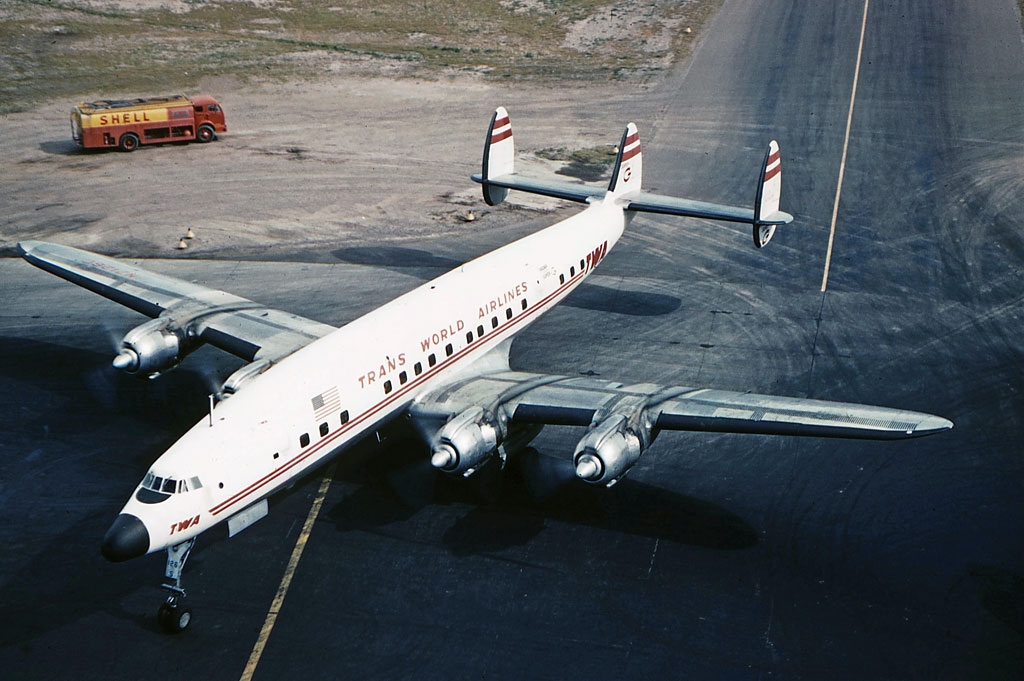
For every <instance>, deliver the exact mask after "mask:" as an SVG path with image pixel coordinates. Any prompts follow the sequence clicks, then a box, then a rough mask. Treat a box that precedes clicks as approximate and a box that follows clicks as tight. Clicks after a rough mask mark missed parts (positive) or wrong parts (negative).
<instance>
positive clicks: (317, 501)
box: [240, 465, 335, 681]
mask: <svg viewBox="0 0 1024 681" xmlns="http://www.w3.org/2000/svg"><path fill="white" fill-rule="evenodd" d="M334 468H335V467H334V465H331V467H330V469H328V471H327V475H326V476H324V479H323V480H321V481H320V489H319V490H317V493H316V497H315V498H314V499H313V505H312V506H311V507H310V509H309V514H308V515H307V516H306V522H305V524H303V526H302V531H301V532H299V538H298V539H296V540H295V548H294V549H292V556H291V558H290V559H289V560H288V567H286V568H285V570H284V576H283V577H282V578H281V584H280V585H278V587H277V593H276V594H275V595H274V600H273V602H272V603H271V604H270V610H268V611H267V618H266V620H264V621H263V628H262V629H261V630H260V635H259V636H258V637H257V638H256V645H254V646H253V648H252V653H250V654H249V662H248V663H246V665H245V671H243V672H242V677H241V679H240V681H251V679H252V675H253V674H255V673H256V665H258V664H259V663H260V657H262V656H263V649H264V648H265V647H266V645H267V641H268V640H269V639H270V632H271V631H273V630H274V624H275V623H276V622H277V615H278V613H279V612H281V606H282V605H284V597H285V596H286V595H287V594H288V588H289V587H290V586H291V584H292V577H293V576H294V575H295V570H296V568H298V566H299V559H300V558H302V552H303V550H305V548H306V542H307V541H309V534H310V533H311V532H312V531H313V523H315V522H316V518H317V516H318V515H320V507H321V506H323V503H324V499H325V498H326V497H327V490H328V489H329V488H330V486H331V478H332V477H333V474H334Z"/></svg>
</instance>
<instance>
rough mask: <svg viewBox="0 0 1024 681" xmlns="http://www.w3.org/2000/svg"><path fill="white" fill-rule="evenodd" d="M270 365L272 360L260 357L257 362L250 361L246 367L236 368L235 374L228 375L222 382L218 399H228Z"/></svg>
mask: <svg viewBox="0 0 1024 681" xmlns="http://www.w3.org/2000/svg"><path fill="white" fill-rule="evenodd" d="M270 365H271V362H270V360H269V359H258V360H256V361H255V362H250V363H249V364H246V365H245V366H244V367H242V368H240V369H238V370H236V371H235V372H234V373H233V374H231V375H230V376H228V377H227V379H225V381H224V383H223V384H221V386H220V390H218V391H217V399H218V400H226V399H228V398H229V397H231V396H232V395H234V394H235V393H237V392H238V391H239V390H241V389H242V386H243V385H244V384H246V383H248V382H249V381H251V380H252V379H254V378H256V377H257V376H259V375H260V374H262V373H263V372H264V371H266V370H267V369H269V368H270Z"/></svg>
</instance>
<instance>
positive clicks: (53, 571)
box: [0, 0, 1024, 679]
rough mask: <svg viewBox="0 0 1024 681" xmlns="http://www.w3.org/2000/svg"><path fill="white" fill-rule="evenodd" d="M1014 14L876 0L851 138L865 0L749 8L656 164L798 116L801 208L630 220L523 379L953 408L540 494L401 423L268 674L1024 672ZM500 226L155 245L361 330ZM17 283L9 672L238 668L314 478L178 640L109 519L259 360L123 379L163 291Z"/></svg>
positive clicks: (333, 537)
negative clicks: (463, 463) (181, 247)
mask: <svg viewBox="0 0 1024 681" xmlns="http://www.w3.org/2000/svg"><path fill="white" fill-rule="evenodd" d="M833 4H838V5H840V6H832V5H833ZM1018 12H1019V11H1018V8H1017V7H1016V6H1015V4H1014V3H1012V2H1010V1H1009V0H978V2H974V3H971V4H970V7H969V8H968V7H965V6H964V4H963V3H957V2H954V1H953V0H935V1H934V2H929V3H919V2H912V1H911V0H902V1H892V2H882V1H881V0H872V2H871V4H870V7H869V9H868V13H867V19H866V23H864V24H863V25H864V29H865V30H864V33H863V35H864V42H863V54H862V57H861V62H860V70H859V72H858V89H857V96H856V100H855V106H854V109H853V115H852V118H850V121H851V125H850V129H849V143H848V145H847V144H846V138H847V135H846V132H847V118H848V114H849V112H850V95H851V90H852V87H853V79H854V73H855V70H856V67H857V53H858V47H859V44H860V39H861V28H862V22H863V18H864V4H862V3H861V2H851V3H819V2H811V1H810V0H802V1H794V2H761V3H748V2H742V1H739V0H736V1H732V0H729V1H727V2H726V3H725V5H724V6H723V8H722V9H721V10H720V12H719V14H718V16H717V17H716V18H715V21H714V23H713V25H712V27H711V29H710V31H709V33H708V34H707V37H706V38H705V40H704V41H703V43H702V44H701V46H700V48H699V49H698V51H697V53H696V54H695V55H694V57H693V60H692V62H691V64H690V65H689V66H688V67H687V68H685V69H680V70H679V71H677V72H676V73H674V74H673V75H672V76H671V77H670V78H668V79H667V81H666V82H665V83H664V84H663V85H662V88H661V89H660V90H659V91H657V92H652V93H650V94H649V96H648V97H647V98H646V99H645V100H644V101H643V102H642V103H641V102H638V103H636V105H635V107H634V109H635V118H636V119H637V123H638V124H639V125H640V130H641V136H642V138H643V140H644V143H645V147H644V149H645V155H644V161H645V178H644V180H645V185H646V187H647V188H648V189H651V190H654V191H659V192H664V193H672V194H678V195H682V196H687V197H691V198H700V199H704V200H711V201H730V202H745V201H748V200H749V198H752V195H753V189H754V180H755V176H756V172H757V164H758V163H759V161H760V157H761V155H762V154H763V147H764V145H765V144H767V141H768V140H769V139H771V138H772V137H775V138H777V139H778V140H779V141H780V144H781V146H782V154H783V164H784V181H783V183H784V189H783V206H784V208H786V209H787V210H789V211H790V212H792V213H794V214H795V216H796V220H795V222H794V224H793V225H791V226H790V227H788V228H786V229H784V230H780V232H779V234H778V235H777V236H776V239H775V241H773V242H772V244H770V246H769V247H768V248H766V249H764V250H762V251H757V250H755V249H754V248H753V245H752V244H751V243H750V242H751V237H750V235H749V233H748V232H747V231H746V230H745V229H740V228H735V227H729V226H724V227H723V226H721V225H717V224H711V223H706V222H701V221H680V220H671V219H667V218H665V219H663V218H649V217H643V218H638V219H637V220H636V221H635V222H634V223H633V228H632V230H631V231H630V232H629V233H628V234H627V235H626V237H624V239H623V241H622V243H620V245H619V246H618V247H617V248H616V249H615V250H613V251H612V252H611V253H610V254H609V256H608V257H607V259H606V260H605V261H604V263H603V264H602V265H601V269H600V270H598V272H597V273H596V274H595V275H593V277H592V278H591V279H589V280H588V283H587V284H586V285H585V286H584V287H581V289H580V290H579V291H577V292H576V293H575V294H574V295H573V296H572V297H571V298H570V299H569V300H567V301H566V302H565V303H564V304H563V305H562V306H560V307H559V308H557V309H555V310H554V311H552V312H551V313H550V314H548V315H547V316H546V317H544V318H543V319H542V320H540V321H539V322H537V323H536V324H535V325H534V326H532V327H531V328H530V329H529V330H527V331H526V332H524V333H523V334H522V336H521V337H520V338H519V339H518V340H517V341H516V344H515V345H514V347H513V363H514V365H515V366H516V367H517V368H522V369H525V370H530V371H540V372H552V373H570V374H571V373H580V372H582V373H586V372H595V373H598V374H600V375H602V376H605V377H609V378H616V379H620V380H629V381H642V380H649V381H655V382H659V383H664V384H675V385H691V386H711V387H719V388H724V389H739V390H751V391H756V392H770V393H777V394H786V395H794V396H808V397H814V398H822V399H837V400H846V401H857V402H865V403H873V404H880V405H885V406H893V407H901V408H908V409H916V410H921V411H927V412H932V413H936V414H939V415H942V416H945V417H947V418H950V419H952V420H953V421H954V422H955V423H956V427H955V429H954V430H953V431H952V432H950V433H947V434H944V435H941V436H936V437H932V438H925V439H922V440H913V441H906V442H889V443H876V442H866V443H865V442H846V441H838V440H819V439H812V438H806V439H804V438H766V437H752V436H741V435H718V434H709V435H695V434H673V433H669V434H664V435H662V436H661V437H660V438H659V439H658V441H657V443H656V444H655V445H654V446H653V447H652V449H651V450H650V451H649V452H648V453H647V454H646V455H645V457H644V458H643V459H642V461H641V462H640V464H639V465H638V466H637V467H636V468H635V469H634V470H633V471H632V472H631V473H630V475H629V477H628V478H626V479H625V480H624V481H623V482H622V483H620V484H619V485H618V486H616V487H615V488H614V489H612V490H607V491H599V490H593V489H590V488H584V487H582V486H580V485H569V486H566V487H563V488H562V489H559V490H554V491H553V492H552V491H551V490H545V492H550V493H548V494H540V493H538V491H537V490H535V489H532V488H529V487H528V486H527V485H525V484H523V483H522V482H520V480H521V478H520V477H518V476H516V475H514V474H513V475H509V476H508V477H507V478H506V479H505V480H504V485H503V486H501V487H499V486H497V483H496V481H489V482H494V483H495V484H494V485H493V486H490V485H486V484H482V485H480V486H479V487H481V489H473V488H472V486H467V485H460V484H455V483H453V482H452V481H449V480H446V479H440V480H433V481H430V480H428V481H427V483H430V484H427V483H424V482H423V478H422V477H421V476H419V475H418V474H417V472H418V470H419V469H418V468H417V464H416V461H415V460H414V458H413V457H414V455H415V448H414V447H413V446H412V445H411V444H410V443H408V442H405V441H403V440H401V438H399V437H396V438H395V439H394V440H392V441H390V442H388V443H386V444H385V446H383V447H382V448H371V447H365V448H360V450H359V451H356V452H354V453H353V456H352V457H351V458H352V459H353V461H352V462H350V463H344V464H343V465H340V466H339V468H338V469H337V470H335V471H334V475H333V479H331V481H330V485H329V487H328V488H327V491H326V497H325V499H324V502H323V506H322V509H321V512H320V515H319V516H318V519H317V522H316V523H315V525H314V527H313V530H312V533H311V535H310V537H309V541H308V544H307V545H306V548H305V552H304V553H303V554H302V558H301V562H300V563H299V565H298V568H297V570H296V571H295V574H294V579H293V581H292V582H291V585H290V588H289V590H288V592H287V596H286V599H285V601H284V603H283V606H282V607H281V608H280V611H279V612H277V613H276V615H277V617H276V622H275V624H274V628H273V630H272V632H271V633H270V636H269V638H268V639H267V640H266V643H265V646H264V647H263V648H262V655H261V657H260V659H259V663H258V665H257V666H256V668H255V673H254V675H253V678H256V679H275V678H303V679H348V678H373V679H469V678H473V679H482V678H491V679H510V678H517V679H564V678H587V679H612V678H615V679H621V678H698V679H705V678H706V679H764V678H784V679H819V678H829V679H868V678H870V679H908V678H921V679H1013V678H1021V677H1022V671H1021V670H1024V653H1022V652H1021V651H1022V650H1024V646H1022V637H1024V615H1022V613H1024V504H1022V501H1021V496H1022V492H1024V464H1022V458H1021V452H1022V448H1021V444H1020V443H1021V440H1022V437H1024V422H1022V414H1024V397H1022V388H1024V380H1022V372H1021V368H1020V367H1021V366H1022V359H1024V358H1022V348H1024V342H1022V341H1021V336H1022V334H1021V332H1022V331H1024V305H1022V295H1021V292H1020V281H1021V273H1020V269H1021V263H1022V261H1024V260H1022V255H1024V240H1022V238H1021V230H1020V227H1019V225H1020V217H1019V216H1020V215H1021V214H1022V213H1024V211H1022V210H1021V209H1022V208H1024V199H1022V197H1024V193H1022V189H1024V181H1022V178H1024V171H1022V168H1024V91H1022V90H1021V88H1020V87H1019V84H1020V83H1021V82H1024V47H1022V40H1021V26H1020V18H1019V13H1018ZM628 106H629V103H628V102H622V101H618V102H614V103H613V105H611V106H610V108H613V109H614V111H613V112H611V113H610V114H609V115H608V116H607V118H608V119H612V120H614V119H615V117H616V116H618V115H619V114H621V113H622V112H623V111H624V110H625V108H628ZM592 113H593V112H592ZM514 116H515V112H514V111H513V117H514ZM594 116H595V117H596V116H597V114H596V113H595V114H594ZM601 119H602V120H604V119H605V117H603V116H602V117H601ZM525 132H526V131H525V130H524V131H523V132H522V133H520V131H519V130H518V129H517V137H518V136H519V135H520V134H523V135H524V136H525ZM844 151H845V153H844ZM844 156H845V158H846V165H845V169H844V181H843V187H842V193H841V196H840V200H839V204H838V211H837V214H836V220H835V237H834V244H833V251H832V255H831V260H830V270H829V275H828V279H827V285H826V286H825V290H824V291H823V290H822V282H823V279H824V268H825V260H826V257H827V253H828V241H829V233H830V228H831V223H832V212H833V206H834V205H835V198H836V186H837V181H838V178H839V173H840V164H841V161H842V159H843V158H844ZM467 184H468V180H467ZM542 223H543V221H542V220H541V219H540V218H538V217H536V216H531V214H527V220H526V222H525V224H524V226H523V227H522V228H520V229H521V230H525V229H529V228H533V227H538V226H540V225H541V224H542ZM26 238H27V237H26ZM507 238H509V234H508V233H507V231H504V230H503V231H500V232H495V231H493V230H481V231H477V232H473V233H472V234H467V236H466V238H465V239H459V240H457V242H454V243H453V242H452V240H451V238H450V237H449V236H446V237H443V238H422V239H418V240H416V241H414V242H403V243H401V244H398V245H395V244H394V243H382V244H380V245H378V246H372V245H371V246H360V247H359V248H346V247H345V246H343V245H341V246H339V247H338V248H335V249H332V250H330V251H329V253H328V256H329V257H328V256H325V257H323V258H322V259H321V260H322V261H321V262H317V263H310V262H299V261H291V262H248V263H234V262H206V261H158V262H153V263H152V264H151V266H152V267H153V268H154V269H160V270H162V271H166V272H169V273H173V274H176V275H177V276H182V277H185V278H194V279H196V280H198V281H202V282H203V283H206V284H208V285H211V286H215V287H217V288H223V289H226V290H230V291H232V292H235V293H238V294H240V295H244V296H248V297H253V298H256V299H258V300H260V301H261V302H264V303H266V304H269V305H273V306H276V307H281V308H285V309H289V310H291V311H294V312H297V313H299V314H303V315H306V316H309V317H313V318H316V319H320V320H322V321H325V322H329V323H336V324H337V323H343V322H344V321H345V320H347V319H351V318H353V317H354V316H356V315H358V314H359V313H361V312H364V311H366V310H367V309H370V308H371V307H373V306H374V305H376V304H378V303H380V302H382V301H384V300H386V299H388V298H390V297H392V296H393V295H395V294H397V293H400V292H402V291H405V290H408V289H409V288H411V287H412V286H413V285H415V284H416V283H418V282H419V281H421V280H422V279H424V278H425V277H429V276H432V275H434V274H438V273H440V272H442V271H444V269H445V268H447V267H449V266H451V265H453V264H454V263H457V262H459V261H460V260H462V259H463V258H465V257H471V256H472V255H475V254H479V253H482V252H484V251H486V250H488V249H490V248H492V247H495V246H497V245H499V244H500V243H503V242H504V240H505V239H507ZM0 282H3V291H4V294H3V300H4V303H3V308H2V310H0V328H2V329H3V334H2V337H0V357H2V363H0V400H2V403H0V404H2V408H3V411H4V413H5V414H6V416H7V418H5V419H4V421H3V425H2V426H0V432H2V435H0V471H2V478H0V508H2V509H4V517H5V519H6V523H5V529H4V530H3V534H2V535H0V536H2V539H3V544H4V546H5V547H6V549H7V550H6V551H4V552H3V554H2V555H0V604H2V610H3V614H4V621H3V624H2V625H0V669H3V670H4V677H5V678H17V679H21V678H24V679H51V678H77V679H91V678H97V679H98V678H103V679H107V678H133V679H157V678H171V677H175V678H192V679H233V678H241V677H242V675H243V671H244V669H245V667H246V663H247V661H248V660H249V659H250V655H251V653H252V651H253V648H254V646H255V645H256V643H257V636H258V634H259V632H260V630H261V628H262V627H263V625H264V621H265V619H266V616H267V613H268V610H269V609H270V608H271V603H272V602H273V599H274V596H275V593H276V592H277V591H278V588H279V586H280V584H281V580H282V576H283V574H284V572H285V567H286V565H287V563H288V560H289V556H290V555H291V553H292V550H293V547H294V546H295V543H296V539H297V538H298V536H299V534H300V531H301V528H302V526H303V523H304V522H305V520H306V518H307V514H308V513H309V510H310V505H311V502H312V501H313V499H314V497H315V496H316V495H317V493H318V490H319V489H321V483H322V479H321V477H320V476H314V477H312V478H310V479H309V480H307V481H305V482H304V483H303V484H301V485H299V486H297V487H296V489H295V490H294V491H293V493H292V494H290V495H285V496H282V497H281V498H277V499H274V500H273V503H272V505H271V513H270V515H269V516H268V517H267V518H266V519H264V520H262V521H260V523H259V524H257V525H256V526H254V527H253V528H251V529H249V530H247V531H245V532H243V533H242V534H241V535H239V536H238V537H235V538H234V539H232V540H230V541H224V540H221V539H220V538H218V537H214V538H210V537H207V536H205V535H204V536H203V537H202V538H201V539H200V540H199V544H198V548H197V551H196V553H195V555H194V556H193V558H192V559H191V560H190V563H189V565H188V568H187V570H186V573H185V584H186V587H187V588H188V589H189V592H190V597H191V600H192V606H193V608H194V609H195V622H194V624H193V626H192V628H190V630H189V631H187V632H186V633H185V634H183V635H181V636H177V637H169V636H165V635H163V634H161V633H159V632H158V630H157V626H156V622H155V617H154V613H155V610H156V607H157V605H158V603H159V600H160V598H161V596H160V592H159V590H158V589H157V588H156V587H157V585H158V584H159V581H160V578H161V575H162V570H163V556H150V557H146V558H143V559H140V560H137V561H132V562H129V563H126V564H120V565H110V564H107V563H105V562H104V561H103V560H102V558H101V557H100V556H99V550H98V545H99V540H100V538H101V537H102V535H103V532H104V531H105V529H106V527H107V526H108V525H109V523H110V522H111V520H112V519H113V517H114V516H115V515H116V513H117V510H118V509H119V508H120V506H121V504H122V503H123V502H124V500H125V499H126V498H127V495H128V494H129V493H130V492H131V490H132V489H133V487H134V485H136V484H137V482H138V480H139V478H140V477H141V475H142V474H143V473H144V471H145V470H146V468H147V466H148V464H149V462H150V461H152V459H153V458H155V456H156V455H157V454H158V453H159V452H160V451H162V449H163V448H164V447H166V446H168V445H169V444H170V443H171V442H173V440H174V439H175V438H176V437H177V436H178V435H180V434H181V433H182V432H183V431H184V430H185V429H186V428H187V427H188V426H189V425H191V423H192V422H194V421H195V420H198V419H199V418H201V417H202V416H203V413H204V411H205V408H206V407H205V405H206V402H205V399H206V398H205V396H206V394H207V393H208V392H209V390H210V382H209V379H208V378H206V376H207V375H208V374H217V373H221V374H223V373H226V372H228V371H230V370H231V369H232V368H233V367H234V366H236V365H235V364H234V363H233V362H234V361H233V360H231V359H230V358H227V359H225V358H222V357H220V356H219V354H218V353H216V352H215V351H212V350H202V351H200V352H198V353H196V354H195V355H194V356H192V357H190V358H189V359H188V360H187V362H186V363H185V365H183V366H182V367H181V368H180V369H178V370H176V371H175V372H172V373H170V374H168V375H167V376H164V377H162V378H161V379H160V380H158V381H153V382H149V383H144V382H139V381H136V380H134V379H128V378H123V377H119V376H116V375H114V373H113V371H112V370H109V369H108V368H107V367H108V364H109V360H110V357H111V356H112V354H113V353H112V352H111V336H112V335H113V336H114V337H116V338H119V337H120V335H121V334H123V333H124V332H125V331H126V330H127V329H129V328H131V327H132V326H133V325H135V324H137V323H140V322H141V321H142V320H141V319H140V318H139V317H138V316H137V315H134V314H133V313H131V312H129V311H124V310H121V309H120V308H118V306H116V305H114V304H112V303H108V302H107V301H104V300H102V299H99V298H96V297H95V296H93V295H92V294H89V293H87V292H85V291H80V290H78V289H77V288H75V287H73V286H71V285H69V284H65V283H64V282H62V281H60V280H57V279H55V278H53V277H51V276H49V275H46V274H45V273H42V272H39V271H36V270H35V269H33V268H31V267H29V266H28V265H26V264H24V263H22V262H20V261H18V260H15V259H10V260H4V261H2V262H0ZM579 436H580V433H579V432H576V431H572V430H564V429H563V430H560V429H555V428H548V429H547V430H545V432H544V433H543V434H542V435H541V437H540V438H538V440H537V441H536V442H535V448H536V449H537V450H538V451H539V452H540V453H541V455H542V456H550V457H558V456H563V457H566V458H567V457H568V456H569V455H570V454H571V451H572V448H573V446H574V444H575V442H576V440H577V439H578V438H579ZM513 473H514V471H513ZM485 482H487V481H485ZM597 492H600V493H597Z"/></svg>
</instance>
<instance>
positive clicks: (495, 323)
mask: <svg viewBox="0 0 1024 681" xmlns="http://www.w3.org/2000/svg"><path fill="white" fill-rule="evenodd" d="M491 328H492V329H496V328H498V318H497V317H491Z"/></svg>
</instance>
